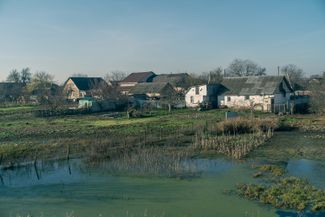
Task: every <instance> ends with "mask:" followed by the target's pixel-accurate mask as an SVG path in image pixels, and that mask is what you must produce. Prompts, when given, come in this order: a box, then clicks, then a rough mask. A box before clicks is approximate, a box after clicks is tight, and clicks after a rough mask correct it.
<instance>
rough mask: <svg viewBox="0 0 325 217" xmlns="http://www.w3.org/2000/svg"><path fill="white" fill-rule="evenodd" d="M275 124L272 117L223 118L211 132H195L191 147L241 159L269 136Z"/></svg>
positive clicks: (276, 122)
mask: <svg viewBox="0 0 325 217" xmlns="http://www.w3.org/2000/svg"><path fill="white" fill-rule="evenodd" d="M277 126H278V121H277V120H274V119H260V118H253V119H243V118H236V119H231V120H225V121H222V122H220V123H217V124H216V125H215V131H214V132H213V133H205V132H201V133H196V135H195V139H194V141H193V148H194V149H195V150H198V151H199V150H201V151H215V152H217V153H221V154H225V155H227V156H229V157H232V158H235V159H241V158H243V157H245V156H246V155H247V154H249V153H250V152H251V151H252V150H254V149H255V148H256V147H258V146H260V145H262V144H263V143H264V142H265V141H266V140H267V139H269V138H271V137H272V136H273V133H274V129H276V127H277Z"/></svg>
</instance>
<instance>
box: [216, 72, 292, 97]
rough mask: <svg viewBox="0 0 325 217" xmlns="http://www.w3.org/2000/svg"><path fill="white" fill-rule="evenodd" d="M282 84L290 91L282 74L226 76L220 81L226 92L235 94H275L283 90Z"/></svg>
mask: <svg viewBox="0 0 325 217" xmlns="http://www.w3.org/2000/svg"><path fill="white" fill-rule="evenodd" d="M283 84H285V85H287V87H288V88H289V90H290V91H292V89H291V87H290V84H289V82H288V81H287V79H286V78H285V77H284V76H250V77H226V78H224V79H223V81H222V85H224V86H225V87H226V88H227V91H226V92H227V93H228V94H235V95H262V94H275V93H279V92H281V91H283V87H282V85H283Z"/></svg>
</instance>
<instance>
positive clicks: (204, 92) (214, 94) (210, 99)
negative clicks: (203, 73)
mask: <svg viewBox="0 0 325 217" xmlns="http://www.w3.org/2000/svg"><path fill="white" fill-rule="evenodd" d="M221 87H222V86H221V85H220V84H203V85H197V86H192V87H190V88H189V89H188V91H187V92H186V94H185V103H186V107H192V108H195V107H199V106H200V105H201V104H205V105H206V106H208V107H212V108H216V107H218V92H219V91H220V90H221V89H222V88H221Z"/></svg>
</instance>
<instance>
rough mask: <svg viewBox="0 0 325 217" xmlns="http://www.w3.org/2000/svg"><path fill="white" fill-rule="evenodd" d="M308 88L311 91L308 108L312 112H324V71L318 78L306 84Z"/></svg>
mask: <svg viewBox="0 0 325 217" xmlns="http://www.w3.org/2000/svg"><path fill="white" fill-rule="evenodd" d="M308 90H310V91H311V98H310V109H311V111H312V112H315V113H320V114H324V113H325V100H324V98H325V73H324V74H323V76H322V77H320V78H319V79H316V80H315V81H313V82H310V83H309V84H308Z"/></svg>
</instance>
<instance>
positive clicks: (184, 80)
mask: <svg viewBox="0 0 325 217" xmlns="http://www.w3.org/2000/svg"><path fill="white" fill-rule="evenodd" d="M190 78H191V77H190V76H189V74H187V73H178V74H161V75H157V76H156V77H154V78H153V80H152V82H169V83H170V84H171V85H173V86H175V87H188V81H189V79H190Z"/></svg>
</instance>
